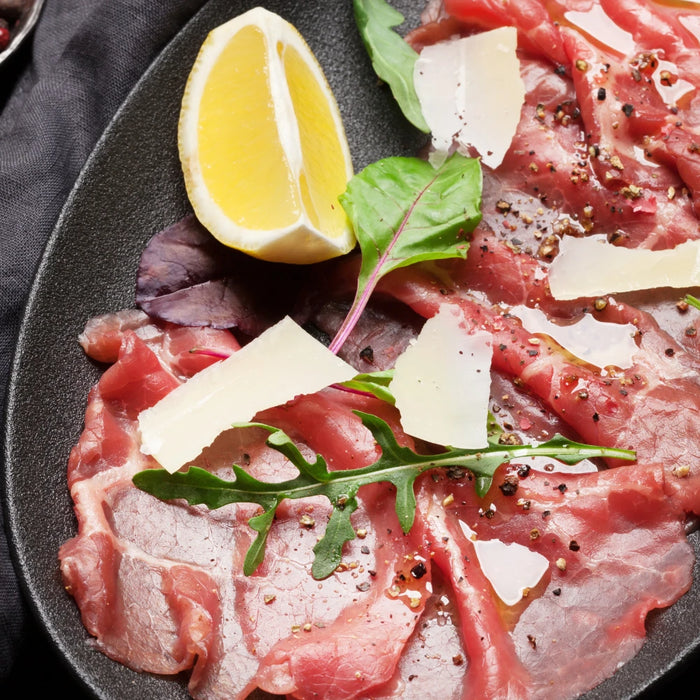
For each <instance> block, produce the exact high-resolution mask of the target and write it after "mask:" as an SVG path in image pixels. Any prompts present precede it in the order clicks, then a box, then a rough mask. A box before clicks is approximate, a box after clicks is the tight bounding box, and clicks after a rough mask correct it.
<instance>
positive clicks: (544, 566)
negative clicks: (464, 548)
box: [459, 520, 549, 605]
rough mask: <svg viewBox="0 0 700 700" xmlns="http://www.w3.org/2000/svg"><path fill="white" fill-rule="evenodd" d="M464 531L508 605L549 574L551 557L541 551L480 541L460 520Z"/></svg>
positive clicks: (492, 541)
mask: <svg viewBox="0 0 700 700" xmlns="http://www.w3.org/2000/svg"><path fill="white" fill-rule="evenodd" d="M459 524H460V527H461V528H462V532H464V534H465V535H466V536H467V537H468V538H469V539H470V540H471V541H472V543H473V544H474V551H475V553H476V558H477V560H478V561H479V566H480V567H481V570H482V571H483V572H484V576H486V578H487V579H488V580H489V583H490V584H491V586H492V587H493V590H494V592H495V593H496V595H497V596H498V597H499V598H500V599H501V600H502V601H503V602H504V603H505V604H506V605H516V604H517V603H519V602H520V600H522V598H523V596H524V595H525V593H526V591H528V590H529V589H530V588H534V587H535V586H536V585H537V584H538V583H539V582H540V580H541V579H542V577H543V576H544V575H545V573H547V570H548V569H549V560H548V559H547V558H546V557H545V556H543V555H542V554H540V553H539V552H533V551H532V550H530V549H528V548H527V547H525V546H523V545H521V544H518V543H517V542H511V543H510V544H506V543H505V542H502V541H501V540H479V539H477V538H476V533H475V532H474V531H473V530H472V529H471V528H470V527H469V526H468V525H467V524H466V523H464V522H462V521H461V520H460V521H459Z"/></svg>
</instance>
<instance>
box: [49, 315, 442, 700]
mask: <svg viewBox="0 0 700 700" xmlns="http://www.w3.org/2000/svg"><path fill="white" fill-rule="evenodd" d="M123 321H124V318H123V317H121V318H119V317H117V318H112V319H110V318H106V317H105V318H103V319H101V320H100V321H99V322H93V323H91V324H89V329H88V330H89V333H87V334H86V336H85V341H84V342H85V345H86V347H87V348H88V349H90V348H93V347H94V348H98V352H100V351H101V349H102V348H103V347H104V345H105V344H106V345H114V340H115V338H114V334H115V328H119V327H120V324H123ZM142 322H143V319H141V320H140V321H139V324H137V325H136V326H135V325H134V324H133V323H127V324H123V325H122V327H121V329H120V330H117V331H116V332H117V333H118V334H121V347H120V349H119V351H118V354H117V360H116V361H115V362H114V364H112V365H111V366H110V367H109V368H108V369H107V370H106V372H105V373H104V374H103V376H102V378H101V380H100V382H99V383H98V385H97V386H96V387H95V388H94V389H93V391H92V392H91V395H90V398H89V405H88V410H87V418H86V428H85V430H84V432H83V435H82V437H81V440H80V441H79V443H78V445H77V446H76V448H75V449H74V451H73V453H72V455H71V460H70V465H69V481H70V484H71V492H72V495H73V499H74V502H75V508H76V514H77V517H78V521H79V533H78V535H77V536H76V537H75V538H73V539H71V540H70V541H69V542H67V543H66V544H65V545H64V546H63V547H62V548H61V551H60V559H61V569H62V572H63V576H64V580H65V583H66V587H67V589H68V590H69V591H70V592H71V593H72V594H73V596H74V597H75V599H76V601H77V602H78V605H79V607H80V608H81V613H82V615H83V621H84V624H85V626H86V628H87V629H88V631H89V632H90V633H91V634H92V635H93V636H94V637H95V640H96V641H95V644H96V646H97V647H98V648H99V649H100V650H102V651H103V652H104V653H106V654H108V655H109V656H111V657H112V658H114V659H116V660H118V661H120V662H122V663H125V664H127V665H128V666H130V667H132V668H134V669H137V670H146V671H150V672H154V673H162V674H171V673H178V672H180V671H182V670H186V669H193V673H192V675H191V680H190V690H191V692H192V694H193V695H194V696H195V697H201V698H214V697H245V696H247V695H248V694H249V693H250V692H251V691H252V690H253V689H254V688H256V687H261V688H263V689H265V690H268V691H270V692H275V693H285V694H288V695H290V696H298V697H309V696H313V697H328V698H336V697H357V696H358V694H362V693H364V692H369V691H370V689H371V688H373V687H375V686H378V685H385V684H386V683H388V682H389V681H391V680H392V679H393V678H394V677H395V676H396V674H397V668H398V664H399V660H400V658H401V653H402V650H403V648H404V647H405V646H406V644H407V643H408V640H409V639H410V638H411V637H412V635H413V632H414V629H415V625H416V622H417V621H418V619H419V617H420V616H421V613H422V611H423V609H424V607H425V604H426V602H427V600H428V599H429V598H430V594H429V588H430V578H431V577H430V575H429V571H428V573H427V575H425V576H421V577H420V579H415V580H413V579H412V578H411V576H410V569H411V567H412V566H414V565H415V561H417V560H418V559H421V560H424V559H426V557H427V553H426V552H425V551H424V548H423V546H422V544H421V543H420V542H419V541H416V540H415V538H412V537H406V536H404V535H403V534H402V533H401V530H400V527H399V525H398V521H397V518H396V515H395V513H394V510H393V505H392V501H391V492H390V490H389V489H386V488H385V487H380V486H377V487H370V488H367V489H365V493H363V494H362V496H361V498H360V505H359V507H358V509H357V511H356V513H355V514H354V515H353V518H354V523H355V526H356V527H357V528H359V529H360V530H363V531H364V539H357V540H355V541H354V542H353V543H351V545H350V546H349V547H348V548H347V552H346V561H347V564H344V565H343V566H342V567H341V568H340V569H339V570H338V571H337V572H336V573H335V574H333V575H332V576H331V577H330V578H329V579H327V580H325V581H322V582H319V581H315V580H313V579H312V578H311V577H310V576H309V573H308V572H309V569H310V566H311V562H312V549H313V546H314V545H315V543H316V540H317V537H318V533H319V532H322V528H323V525H324V523H325V522H326V520H327V518H328V516H329V506H328V504H327V502H325V499H310V500H307V501H304V502H301V501H294V502H290V503H285V504H282V506H281V507H280V509H279V511H278V518H277V523H276V526H275V528H274V529H273V533H272V534H271V536H270V541H269V543H268V549H267V556H266V558H265V561H264V563H263V565H262V566H261V568H260V569H259V570H258V571H257V572H256V574H255V575H253V576H250V577H245V576H243V575H242V573H241V570H242V560H243V555H244V553H245V551H246V550H247V548H248V546H249V545H250V544H251V542H252V536H251V535H252V531H251V530H250V528H248V526H247V520H248V519H249V518H250V517H251V516H252V515H254V514H255V512H256V509H255V507H253V506H238V507H235V506H227V507H225V508H223V509H219V510H217V511H212V512H209V511H207V510H206V509H203V508H199V507H189V506H187V505H185V504H166V503H163V502H160V501H158V500H157V499H153V498H152V497H150V496H148V495H147V494H145V493H143V492H140V491H139V490H137V489H136V488H134V487H133V484H132V483H131V477H132V476H133V474H134V473H135V472H137V471H140V470H141V469H145V468H149V467H152V466H155V465H154V463H153V461H152V459H151V458H149V457H147V456H145V455H143V454H142V453H141V452H140V451H139V444H138V434H137V429H136V425H135V421H136V416H137V415H138V412H139V411H140V410H143V409H144V408H145V407H147V406H148V405H152V404H153V403H154V402H155V401H157V400H158V398H160V397H161V396H164V395H165V394H166V393H167V392H168V391H170V390H172V388H173V387H174V386H177V385H178V384H179V383H180V381H181V380H180V379H179V378H177V377H176V374H175V371H174V368H177V369H178V371H179V369H180V362H179V359H178V358H179V353H178V352H173V346H174V344H175V341H176V340H177V337H176V338H173V337H172V335H173V334H175V335H176V336H177V329H174V328H167V327H166V328H163V327H162V326H160V325H156V324H151V327H150V328H149V327H148V324H143V323H142ZM96 327H101V328H103V329H104V330H105V344H101V343H100V337H99V336H100V333H99V331H95V328H96ZM188 332H189V333H190V337H191V338H192V340H193V341H197V343H195V345H196V346H197V347H199V346H200V345H199V340H202V341H203V340H206V341H207V347H208V348H209V349H210V350H212V351H213V352H212V354H216V353H222V354H223V352H226V351H229V352H230V350H231V342H230V340H229V339H228V338H227V336H228V333H227V332H225V331H217V332H216V333H215V334H213V335H212V333H211V332H210V331H207V332H206V333H205V334H204V337H203V338H197V337H196V336H197V333H196V332H194V331H188ZM217 335H221V338H220V339H218V342H214V341H216V340H217V339H216V336H217ZM144 338H146V340H144ZM203 357H204V360H203V362H205V363H210V362H212V361H214V360H213V359H212V355H204V356H203ZM169 362H171V363H172V364H169ZM330 394H331V396H326V395H318V396H314V397H307V398H306V399H305V400H303V399H300V400H299V401H298V402H294V403H292V404H290V405H287V406H285V407H282V408H280V409H277V411H276V412H274V411H273V412H271V413H270V415H269V416H262V417H261V418H267V419H271V420H272V419H274V421H275V424H276V425H278V427H282V428H283V429H287V430H289V432H290V434H293V435H295V436H297V437H300V438H301V437H303V436H304V435H305V434H306V435H316V436H317V438H316V439H315V440H314V439H312V440H311V443H313V446H312V447H309V446H303V441H302V447H303V449H305V450H306V451H307V452H308V456H309V457H311V456H312V455H313V451H314V450H316V449H319V450H320V449H322V450H324V452H325V453H326V455H327V457H328V460H329V464H331V465H332V467H333V468H336V469H342V468H346V469H347V468H355V467H359V466H364V465H365V464H367V463H369V462H371V461H374V460H375V459H376V458H377V456H378V451H377V449H378V448H377V446H376V444H375V443H374V440H373V439H372V437H371V435H370V433H369V432H368V431H367V430H366V429H365V428H364V427H363V426H362V425H361V423H360V420H359V418H358V417H357V416H356V415H355V414H353V413H352V409H364V410H371V411H372V412H374V413H383V414H384V415H385V417H386V418H387V419H388V420H391V422H392V423H393V424H394V425H395V426H396V429H397V432H398V423H397V417H396V414H395V412H394V411H393V409H390V408H389V409H388V411H387V410H385V409H384V408H380V407H379V402H378V401H376V400H374V399H367V398H363V397H359V398H357V397H354V396H352V395H346V394H343V393H342V392H337V391H334V392H330ZM334 396H336V397H335V398H334ZM324 426H325V429H321V430H319V428H323V427H324ZM266 435H267V433H265V432H264V431H261V430H259V429H249V430H245V431H231V432H229V433H224V434H223V435H222V436H221V437H220V438H219V439H218V440H217V441H215V443H214V444H213V445H212V446H211V447H210V448H207V449H206V450H205V451H204V452H203V453H202V455H201V456H200V458H199V459H198V460H197V463H198V464H199V465H200V466H205V467H206V468H209V469H210V470H212V471H214V472H216V473H218V474H220V475H222V476H225V477H230V476H231V469H230V466H231V464H232V463H233V462H236V463H239V464H250V469H251V473H253V474H254V475H255V476H257V477H258V478H263V479H268V480H270V479H280V478H285V477H289V476H292V475H293V472H294V470H293V468H292V467H291V466H290V465H289V464H288V463H287V462H286V460H285V459H284V458H283V457H282V456H281V455H280V454H279V453H277V452H275V451H274V450H272V449H271V448H268V447H267V446H266V445H265V443H264V439H265V437H266ZM334 436H335V438H334ZM406 439H407V438H406ZM309 516H310V517H311V518H312V520H313V521H314V522H315V523H316V524H315V525H314V526H312V527H308V526H304V525H303V524H302V523H304V522H308V521H304V520H303V518H304V517H307V518H308V517H309ZM392 533H393V534H392ZM412 562H413V563H412ZM404 580H408V581H409V582H410V583H411V586H410V590H409V588H408V587H407V586H406V584H405V583H404ZM397 581H398V583H397ZM399 584H400V585H399ZM389 589H392V592H391V595H389V594H388V593H387V591H388V590H389ZM394 589H395V590H394ZM387 621H388V622H387ZM358 639H359V640H361V641H359V642H358ZM329 640H332V642H333V644H332V645H331V644H330V643H329ZM331 647H333V648H334V649H335V652H334V653H330V649H331ZM376 649H382V654H381V655H377V656H376V663H374V665H371V666H370V665H368V664H367V662H366V655H367V654H368V653H369V652H370V651H373V650H376ZM323 664H325V671H323V670H322V667H323Z"/></svg>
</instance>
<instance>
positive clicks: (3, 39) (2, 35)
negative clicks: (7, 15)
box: [0, 20, 11, 51]
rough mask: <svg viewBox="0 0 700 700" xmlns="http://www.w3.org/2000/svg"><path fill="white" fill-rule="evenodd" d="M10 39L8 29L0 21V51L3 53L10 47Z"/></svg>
mask: <svg viewBox="0 0 700 700" xmlns="http://www.w3.org/2000/svg"><path fill="white" fill-rule="evenodd" d="M10 38H11V37H10V29H9V28H8V27H7V24H6V23H3V22H2V21H1V20H0V51H4V50H5V49H6V48H7V47H8V46H9V45H10Z"/></svg>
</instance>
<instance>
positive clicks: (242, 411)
mask: <svg viewBox="0 0 700 700" xmlns="http://www.w3.org/2000/svg"><path fill="white" fill-rule="evenodd" d="M355 374H357V371H356V370H355V369H354V368H353V367H351V366H350V365H349V364H347V363H346V362H344V361H343V360H341V359H340V358H338V357H336V356H335V355H334V354H333V353H332V352H331V351H330V350H328V348H326V347H325V346H324V345H322V344H321V343H319V342H318V341H317V340H315V339H314V338H312V337H311V336H310V335H309V334H308V333H307V332H306V331H305V330H303V329H302V328H301V327H300V326H299V325H297V324H296V323H295V322H294V321H293V320H292V319H290V318H289V317H285V318H284V319H282V320H281V321H279V322H278V323H277V324H275V325H274V326H272V327H271V328H269V329H267V330H266V331H265V332H264V333H262V334H261V335H260V336H258V337H257V338H256V339H255V340H253V341H251V342H250V343H248V345H245V346H244V347H243V348H241V349H240V350H238V351H237V352H235V353H234V354H233V355H231V356H230V357H228V358H226V359H225V360H222V361H221V362H217V363H216V364H213V365H210V366H209V367H207V368H206V369H204V370H202V371H201V372H199V373H198V374H195V375H194V376H193V377H192V378H191V379H189V380H188V381H187V382H185V383H184V384H182V385H180V386H179V387H177V389H175V390H174V391H172V392H170V393H169V394H168V395H167V396H165V397H164V398H163V399H161V400H160V401H159V402H158V403H157V404H156V405H155V406H152V407H151V408H148V409H146V410H145V411H142V412H141V413H140V414H139V418H138V422H139V428H140V430H141V451H142V452H144V453H145V454H149V455H152V456H153V457H155V458H156V460H157V461H158V462H159V463H160V464H161V466H163V467H164V468H165V469H167V470H168V471H169V472H171V473H172V472H175V471H177V470H178V469H179V468H180V467H181V466H183V465H184V464H185V463H187V462H188V461H190V460H192V459H194V458H195V457H197V455H198V454H199V453H200V452H201V451H202V449H203V448H205V447H207V446H208V445H210V444H211V443H212V442H213V441H214V439H215V438H216V437H217V436H218V435H219V434H220V433H222V432H223V431H224V430H227V429H228V428H230V427H231V425H232V424H234V423H245V422H247V421H250V420H251V419H252V418H253V417H254V416H255V414H256V413H257V412H258V411H261V410H263V409H265V408H271V407H272V406H278V405H280V404H283V403H286V402H287V401H289V400H290V399H293V398H294V397H295V396H298V395H300V394H312V393H314V392H316V391H319V390H321V389H323V388H324V387H327V386H329V385H331V384H334V383H339V382H345V381H348V380H349V379H352V377H354V376H355Z"/></svg>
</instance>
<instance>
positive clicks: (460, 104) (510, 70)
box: [413, 27, 525, 168]
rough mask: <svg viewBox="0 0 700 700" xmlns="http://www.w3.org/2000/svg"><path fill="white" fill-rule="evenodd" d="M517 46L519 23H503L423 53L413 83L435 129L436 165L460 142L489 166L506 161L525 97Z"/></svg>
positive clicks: (432, 128)
mask: <svg viewBox="0 0 700 700" xmlns="http://www.w3.org/2000/svg"><path fill="white" fill-rule="evenodd" d="M516 46H517V32H516V29H515V27H501V28H500V29H493V30H491V31H487V32H482V33H480V34H474V35H473V36H469V37H464V38H462V39H454V40H450V41H444V42H440V43H438V44H433V45H431V46H426V47H425V48H424V49H423V50H422V51H421V53H420V56H419V58H418V60H417V61H416V65H415V69H414V73H413V82H414V85H415V88H416V94H417V95H418V99H419V101H420V104H421V108H422V110H423V116H424V117H425V120H426V122H427V124H428V126H429V127H430V130H431V131H432V143H433V149H434V150H433V153H432V154H431V156H430V161H431V163H433V165H435V166H436V167H437V166H439V165H440V164H441V162H442V161H444V159H445V158H446V157H447V155H448V154H449V152H450V150H451V149H452V147H453V144H455V143H456V145H457V149H458V150H460V151H461V152H463V153H465V154H467V151H468V147H469V146H472V147H473V148H474V149H475V150H476V151H477V152H478V153H479V155H480V156H481V160H482V162H483V163H484V164H485V165H487V166H488V167H490V168H497V167H498V166H499V165H500V164H501V162H502V160H503V157H504V156H505V154H506V152H507V151H508V148H509V147H510V144H511V141H512V140H513V136H514V135H515V131H516V129H517V127H518V123H519V121H520V111H521V109H522V106H523V102H524V100H525V87H524V84H523V81H522V78H521V77H520V63H519V61H518V57H517V55H516V53H515V49H516Z"/></svg>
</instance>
